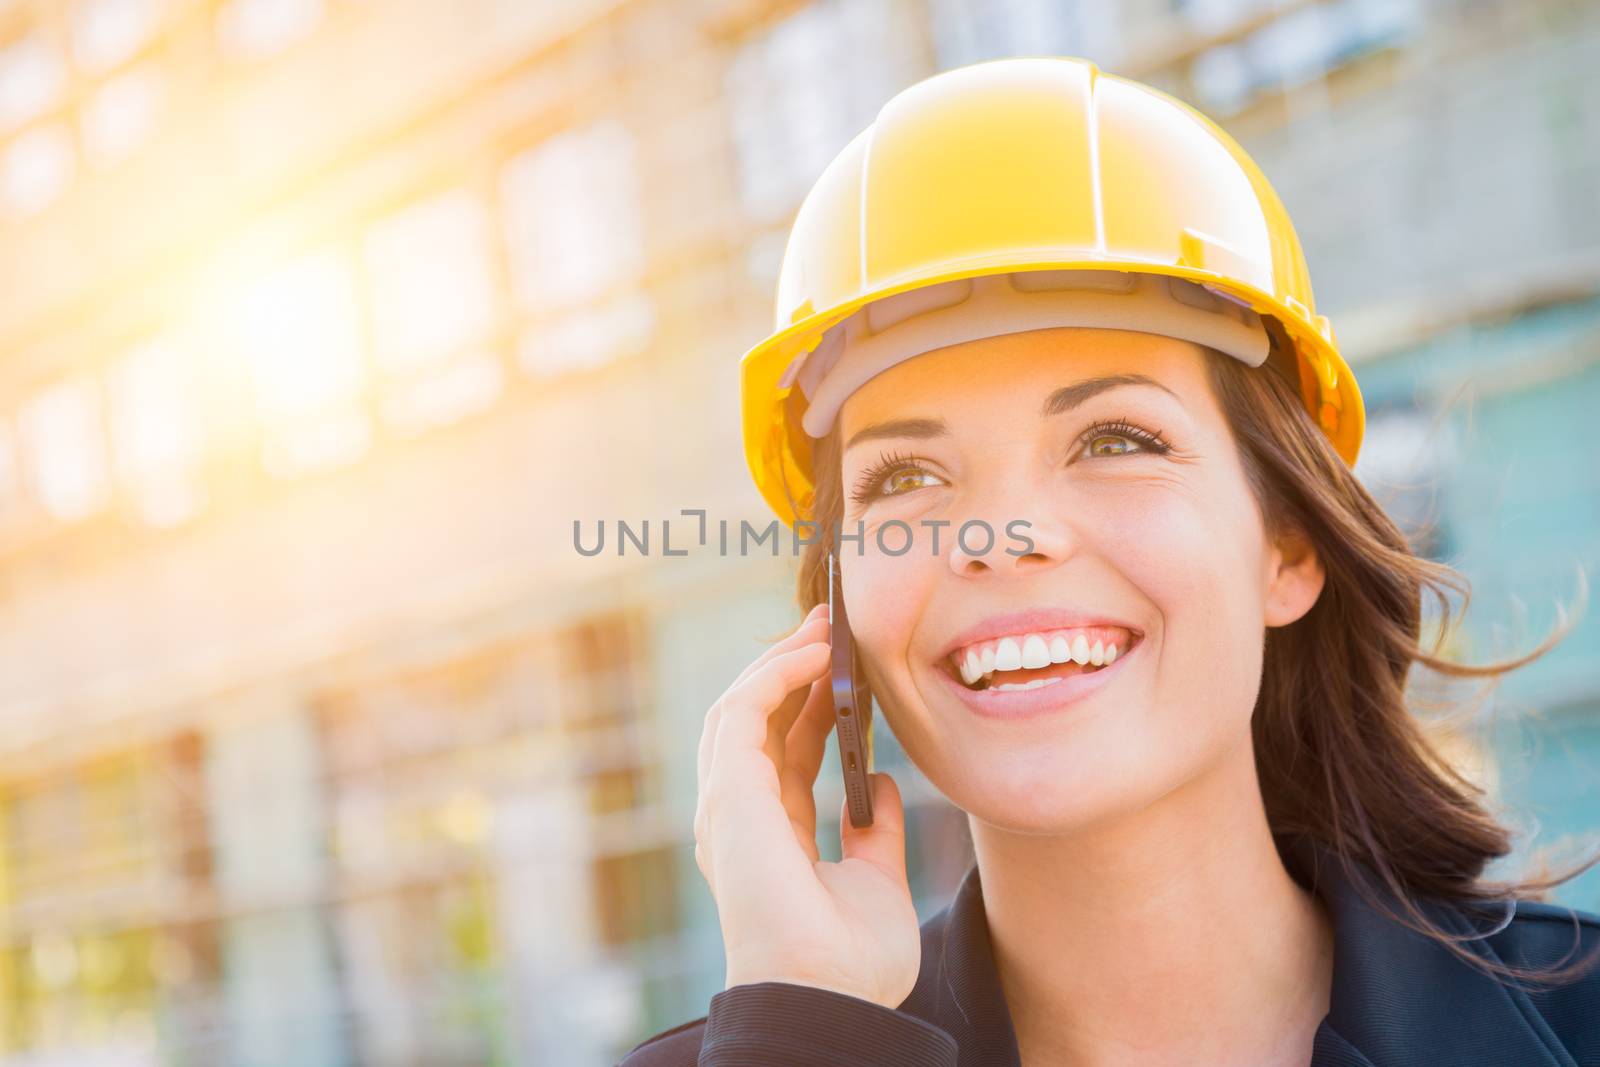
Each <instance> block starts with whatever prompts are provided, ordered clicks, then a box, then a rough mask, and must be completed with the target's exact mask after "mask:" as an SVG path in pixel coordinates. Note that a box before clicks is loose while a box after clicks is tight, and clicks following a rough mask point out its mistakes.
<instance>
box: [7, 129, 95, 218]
mask: <svg viewBox="0 0 1600 1067" xmlns="http://www.w3.org/2000/svg"><path fill="white" fill-rule="evenodd" d="M76 170H77V157H76V155H75V154H74V152H73V147H72V131H71V130H70V129H69V128H68V127H67V125H66V124H65V123H61V122H53V123H51V124H50V125H48V126H39V127H36V128H34V129H31V130H29V131H28V132H27V133H24V134H23V135H22V136H20V137H18V138H17V139H16V140H14V141H12V142H11V146H10V148H9V149H7V151H6V154H5V159H4V162H3V163H0V199H4V201H5V206H6V209H7V211H8V212H9V213H10V214H11V215H12V216H14V217H17V218H23V217H26V216H29V215H36V214H38V213H39V212H41V211H43V210H44V209H45V208H47V207H49V206H50V205H51V204H53V203H55V202H56V199H57V198H58V197H60V196H61V194H62V193H64V192H66V189H67V185H68V183H70V182H71V181H72V176H73V174H74V172H75V171H76Z"/></svg>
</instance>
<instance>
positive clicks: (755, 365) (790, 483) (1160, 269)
mask: <svg viewBox="0 0 1600 1067" xmlns="http://www.w3.org/2000/svg"><path fill="white" fill-rule="evenodd" d="M1026 270H1125V271H1129V272H1133V273H1142V274H1160V275H1166V276H1168V277H1174V278H1183V279H1186V280H1189V281H1193V282H1198V283H1202V284H1205V285H1208V286H1210V287H1211V288H1212V289H1214V290H1216V291H1219V292H1222V293H1226V294H1228V295H1231V296H1233V297H1235V298H1237V299H1239V300H1241V301H1243V302H1244V303H1245V304H1246V305H1247V306H1249V307H1250V308H1251V309H1252V310H1253V311H1255V312H1257V313H1258V314H1260V315H1262V316H1263V317H1267V318H1271V319H1273V320H1276V321H1277V322H1278V323H1279V324H1280V325H1281V327H1282V328H1283V330H1284V331H1285V332H1286V333H1287V335H1288V337H1289V338H1290V340H1291V342H1292V343H1293V346H1294V349H1295V355H1296V357H1297V362H1298V364H1299V368H1300V390H1301V399H1302V401H1303V402H1304V404H1305V406H1306V409H1307V411H1308V412H1309V413H1310V414H1311V416H1312V418H1313V419H1314V420H1315V421H1316V422H1317V424H1318V426H1319V428H1320V429H1321V430H1322V432H1323V433H1325V434H1326V435H1327V436H1328V438H1329V439H1330V440H1331V442H1332V443H1333V446H1334V448H1335V450H1336V451H1337V452H1338V453H1339V455H1340V457H1341V458H1342V459H1343V460H1344V462H1345V463H1346V465H1348V466H1351V467H1354V466H1355V463H1356V456H1357V454H1358V452H1359V449H1360V443H1361V439H1362V434H1363V432H1364V430H1365V410H1364V406H1363V403H1362V398H1361V391H1360V387H1359V386H1358V385H1357V383H1356V378H1355V375H1354V374H1353V373H1351V371H1350V368H1349V366H1348V365H1347V364H1346V363H1345V361H1344V358H1343V357H1342V356H1341V355H1340V354H1339V350H1338V346H1337V345H1336V344H1335V342H1334V338H1333V331H1332V327H1331V325H1330V324H1329V322H1328V319H1327V318H1326V317H1325V316H1321V315H1317V316H1314V317H1313V316H1311V315H1310V314H1309V313H1308V312H1307V310H1306V309H1305V308H1304V307H1303V306H1298V304H1297V302H1286V301H1282V300H1279V299H1278V298H1277V297H1275V296H1274V295H1272V294H1270V293H1267V292H1264V291H1262V290H1260V289H1258V288H1256V287H1254V286H1251V285H1249V284H1248V283H1245V282H1241V281H1239V280H1238V279H1235V278H1231V277H1228V276H1226V275H1223V274H1220V273H1218V272H1216V271H1211V270H1206V269H1204V268H1199V267H1191V266H1185V265H1181V264H1170V263H1153V262H1147V261H1139V260H1130V259H1106V258H1096V259H1086V258H1084V257H1083V256H1082V254H1081V251H1078V250H1074V251H1072V252H1068V253H1065V254H1062V255H1057V256H1052V255H1049V254H1045V255H1037V254H1036V255H1034V256H1027V257H1024V256H1017V255H1011V254H1008V255H1003V256H994V257H990V258H988V259H982V260H977V261H974V260H970V259H969V260H966V261H965V262H963V263H962V264H961V265H959V266H955V267H947V268H943V269H939V268H935V269H932V270H928V271H924V272H919V273H917V274H914V275H910V276H906V277H902V278H899V279H897V280H895V281H893V282H891V283H888V284H885V285H881V286H878V287H876V288H874V289H871V290H870V291H867V292H863V293H859V294H857V295H856V296H854V297H852V298H851V299H850V300H848V301H846V302H844V303H841V304H838V305H837V306H835V307H831V308H826V309H823V310H821V311H816V312H813V313H812V314H809V315H805V316H804V317H801V318H799V319H798V320H797V321H795V322H794V323H792V324H791V325H789V326H788V327H786V328H785V329H783V330H780V331H778V332H776V333H774V334H772V335H770V336H769V337H767V338H766V339H764V340H763V341H761V342H760V343H759V344H757V345H755V346H754V347H752V348H751V349H750V350H749V351H747V352H746V353H745V354H744V356H743V357H742V358H741V359H740V363H739V383H740V407H741V410H742V413H743V428H742V432H743V438H744V447H745V457H746V460H747V462H748V465H749V467H750V473H751V476H752V477H753V478H754V479H755V482H756V486H757V488H758V489H759V490H760V492H761V495H762V498H763V499H764V500H766V502H767V505H768V506H769V507H771V508H772V510H773V511H774V512H775V513H776V514H777V516H778V518H779V519H780V520H782V521H783V522H785V523H790V524H792V523H794V522H795V521H797V520H800V519H810V518H812V516H811V515H810V508H811V501H812V494H813V491H814V488H815V483H814V479H813V476H812V472H811V461H812V455H811V439H810V438H809V437H808V436H807V435H806V433H805V431H804V430H803V429H802V428H801V427H800V426H799V425H798V418H799V415H800V414H801V413H802V412H803V411H804V409H805V397H804V396H803V395H802V394H801V393H800V390H799V387H798V386H797V385H791V386H789V387H784V386H782V385H780V384H779V383H780V380H781V379H782V378H783V376H784V372H785V371H786V370H787V369H788V367H789V364H790V362H791V361H792V360H793V359H794V358H795V357H796V356H798V355H800V354H801V353H802V352H806V351H809V350H810V349H811V348H813V347H815V346H816V345H817V344H818V343H819V342H820V341H821V340H822V335H823V333H824V332H825V331H826V330H827V329H828V328H829V327H830V326H833V325H834V324H836V323H838V322H840V321H842V320H844V319H845V318H848V317H849V316H850V315H852V314H854V313H855V312H856V311H857V310H859V309H860V308H861V307H863V306H865V305H866V304H869V303H872V302H873V301H875V300H881V299H883V298H885V297H888V296H893V295H895V294H896V293H902V292H906V291H908V290H911V289H916V288H919V287H921V286H925V285H934V284H937V283H940V282H946V281H953V280H955V279H958V278H973V277H980V276H983V275H988V274H998V273H1007V272H1012V271H1026Z"/></svg>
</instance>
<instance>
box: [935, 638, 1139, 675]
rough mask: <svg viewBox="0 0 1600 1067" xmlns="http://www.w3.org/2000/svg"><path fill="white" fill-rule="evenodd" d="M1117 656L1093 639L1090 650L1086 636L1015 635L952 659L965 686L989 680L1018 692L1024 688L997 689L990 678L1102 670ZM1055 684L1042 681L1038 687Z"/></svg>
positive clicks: (1110, 647)
mask: <svg viewBox="0 0 1600 1067" xmlns="http://www.w3.org/2000/svg"><path fill="white" fill-rule="evenodd" d="M1118 652H1119V649H1118V648H1117V646H1116V645H1115V644H1108V643H1106V642H1105V641H1104V640H1103V639H1102V638H1096V639H1095V642H1094V645H1093V646H1090V644H1089V640H1088V636H1087V635H1086V634H1085V633H1083V632H1081V631H1080V632H1077V633H1072V632H1071V631H1058V632H1053V633H1028V634H1017V635H1015V636H1013V637H1002V638H1000V639H998V640H992V641H985V642H982V643H980V644H974V645H971V646H969V647H968V648H967V649H966V650H965V651H963V652H961V653H960V654H959V656H952V659H954V661H955V662H954V667H955V673H956V674H958V675H959V676H960V677H961V681H962V682H963V683H964V684H966V685H968V686H977V685H979V684H980V683H981V682H983V681H984V680H985V679H988V681H989V684H990V686H991V687H992V688H994V689H1018V688H1024V686H1023V685H1019V684H1018V683H1015V682H1009V683H1006V684H1005V685H997V684H995V680H994V679H993V678H992V677H990V676H992V675H993V674H995V672H997V671H1000V672H1004V671H1020V670H1038V669H1040V668H1043V667H1048V666H1050V665H1051V664H1052V663H1077V664H1078V665H1080V666H1084V667H1087V666H1089V665H1090V664H1093V665H1094V666H1096V667H1104V666H1108V665H1109V664H1111V663H1112V662H1114V661H1115V660H1116V658H1117V655H1118ZM1058 680H1059V679H1043V680H1040V682H1039V684H1048V683H1049V682H1052V681H1058ZM1025 687H1026V688H1037V686H1036V685H1035V684H1034V683H1028V684H1027V685H1026V686H1025Z"/></svg>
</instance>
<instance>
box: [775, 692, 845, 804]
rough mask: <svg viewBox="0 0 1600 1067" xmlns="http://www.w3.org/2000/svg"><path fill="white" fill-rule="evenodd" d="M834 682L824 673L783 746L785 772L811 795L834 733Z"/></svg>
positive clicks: (796, 784)
mask: <svg viewBox="0 0 1600 1067" xmlns="http://www.w3.org/2000/svg"><path fill="white" fill-rule="evenodd" d="M833 711H834V709H833V684H832V679H831V678H828V677H827V676H824V677H822V678H819V679H817V680H816V681H815V682H813V683H812V685H811V693H810V695H809V696H808V697H807V698H806V703H805V707H803V708H802V709H801V710H800V715H799V717H798V718H796V719H795V721H794V725H793V726H792V727H790V729H789V736H788V739H787V741H786V743H785V746H784V755H785V759H784V764H783V774H784V778H785V780H786V783H787V781H788V780H789V779H792V780H793V782H794V786H795V788H798V789H804V790H805V792H806V795H807V796H809V795H810V794H811V790H812V788H813V787H814V786H815V785H816V782H817V773H818V772H819V771H820V770H821V769H822V760H823V757H824V756H825V755H827V751H828V736H829V735H830V734H832V733H833Z"/></svg>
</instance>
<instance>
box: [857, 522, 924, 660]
mask: <svg viewBox="0 0 1600 1067" xmlns="http://www.w3.org/2000/svg"><path fill="white" fill-rule="evenodd" d="M892 547H894V548H899V542H898V541H896V542H895V543H894V544H893V545H892ZM930 562H932V563H937V562H938V561H937V560H932V561H930V560H929V559H928V554H927V551H926V549H925V547H924V546H920V545H913V546H912V548H911V550H910V551H908V552H906V553H905V554H904V555H901V556H889V555H885V554H883V553H881V552H879V551H878V550H877V548H876V546H875V545H874V544H873V543H872V540H871V535H870V534H869V535H868V542H867V546H866V549H865V551H864V552H863V553H862V554H860V555H857V549H856V547H855V546H854V545H853V544H852V545H845V546H844V549H843V554H842V555H841V557H840V573H841V574H842V576H843V580H844V587H845V589H846V590H848V592H847V594H846V600H845V604H846V605H847V607H848V608H849V612H850V629H851V632H852V633H853V634H854V635H855V639H856V645H857V647H858V648H859V649H860V650H861V653H862V656H863V657H864V658H865V659H866V660H867V662H868V664H869V665H870V666H871V667H873V668H878V669H887V670H888V671H889V673H890V674H891V675H892V674H893V672H894V671H895V670H896V669H897V668H899V667H900V665H902V664H904V663H905V660H906V653H905V650H906V648H907V646H908V645H909V644H910V643H911V635H912V633H913V632H914V631H915V629H916V626H917V621H918V620H919V619H920V618H921V617H922V614H923V610H924V607H925V605H926V604H927V601H928V597H929V594H930V592H931V590H932V589H933V582H934V577H935V576H934V574H933V573H932V572H931V571H930V569H929V563H930Z"/></svg>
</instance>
